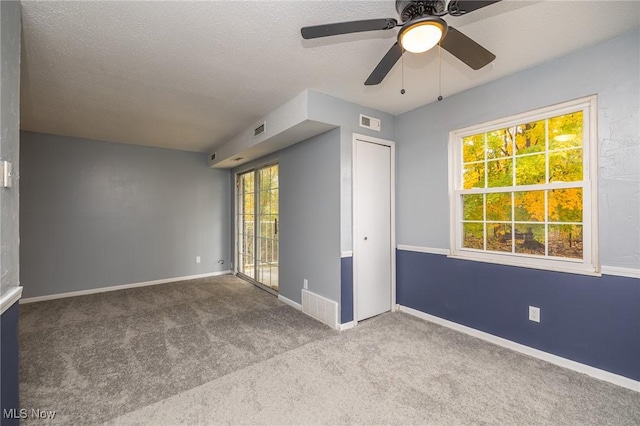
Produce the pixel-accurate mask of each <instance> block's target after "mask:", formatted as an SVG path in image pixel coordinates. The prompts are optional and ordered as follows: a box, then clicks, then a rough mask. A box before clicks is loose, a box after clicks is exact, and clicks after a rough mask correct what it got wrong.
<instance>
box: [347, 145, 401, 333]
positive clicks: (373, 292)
mask: <svg viewBox="0 0 640 426" xmlns="http://www.w3.org/2000/svg"><path fill="white" fill-rule="evenodd" d="M354 149H355V155H354V157H355V161H354V187H353V191H354V194H353V200H354V223H353V226H354V242H353V262H354V265H353V266H354V287H355V288H354V290H355V306H356V312H355V314H356V320H357V321H360V320H363V319H367V318H370V317H372V316H375V315H379V314H381V313H383V312H387V311H389V310H391V291H392V286H391V283H392V279H391V270H392V268H391V261H392V259H391V255H392V251H391V208H392V205H391V181H392V179H391V173H392V167H391V148H390V147H389V146H385V145H380V144H376V143H370V142H366V141H363V140H358V139H356V143H355V145H354Z"/></svg>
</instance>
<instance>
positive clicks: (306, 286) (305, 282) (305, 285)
mask: <svg viewBox="0 0 640 426" xmlns="http://www.w3.org/2000/svg"><path fill="white" fill-rule="evenodd" d="M302 288H304V289H305V290H309V280H308V279H306V278H305V279H304V280H302Z"/></svg>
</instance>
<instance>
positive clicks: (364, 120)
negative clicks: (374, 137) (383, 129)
mask: <svg viewBox="0 0 640 426" xmlns="http://www.w3.org/2000/svg"><path fill="white" fill-rule="evenodd" d="M360 127H364V128H366V129H371V130H375V131H376V132H379V131H380V119H379V118H373V117H368V116H366V115H363V114H360Z"/></svg>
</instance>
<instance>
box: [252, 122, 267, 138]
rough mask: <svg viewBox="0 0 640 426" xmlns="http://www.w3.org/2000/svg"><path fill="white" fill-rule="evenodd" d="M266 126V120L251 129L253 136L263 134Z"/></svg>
mask: <svg viewBox="0 0 640 426" xmlns="http://www.w3.org/2000/svg"><path fill="white" fill-rule="evenodd" d="M266 128H267V122H266V121H265V122H263V123H262V124H261V125H259V126H258V127H256V128H255V129H254V130H253V136H258V135H261V134H263V133H264V131H265V129H266Z"/></svg>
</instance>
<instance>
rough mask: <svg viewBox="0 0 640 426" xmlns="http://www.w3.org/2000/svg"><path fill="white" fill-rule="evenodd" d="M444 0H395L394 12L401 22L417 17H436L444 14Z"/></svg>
mask: <svg viewBox="0 0 640 426" xmlns="http://www.w3.org/2000/svg"><path fill="white" fill-rule="evenodd" d="M445 6H446V2H445V0H420V1H416V0H396V11H397V12H398V15H400V19H401V20H402V22H407V21H410V20H412V19H414V18H416V17H418V16H424V15H436V14H440V13H442V12H444V10H445Z"/></svg>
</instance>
